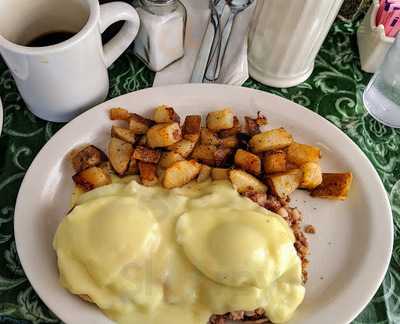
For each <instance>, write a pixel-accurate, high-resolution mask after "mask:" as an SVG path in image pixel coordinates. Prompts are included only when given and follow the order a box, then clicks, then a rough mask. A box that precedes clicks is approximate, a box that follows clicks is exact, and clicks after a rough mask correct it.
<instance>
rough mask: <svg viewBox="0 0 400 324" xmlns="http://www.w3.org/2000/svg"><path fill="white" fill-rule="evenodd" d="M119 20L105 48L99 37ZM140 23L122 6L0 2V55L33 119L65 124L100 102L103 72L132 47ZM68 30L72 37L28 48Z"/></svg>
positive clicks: (51, 0)
mask: <svg viewBox="0 0 400 324" xmlns="http://www.w3.org/2000/svg"><path fill="white" fill-rule="evenodd" d="M121 20H124V21H125V23H124V25H123V27H122V29H121V30H120V31H119V33H118V34H117V35H116V36H115V37H114V38H113V39H111V40H110V41H109V42H108V43H106V44H105V45H104V46H103V45H102V41H101V33H103V32H104V31H105V30H106V29H107V27H109V26H110V25H111V24H113V23H115V22H117V21H121ZM139 25H140V20H139V16H138V14H137V13H136V11H135V9H134V8H133V7H132V6H130V5H128V4H126V3H123V2H111V3H108V4H104V5H101V6H100V5H99V3H98V1H97V0H1V1H0V54H1V55H2V56H3V58H4V60H5V62H6V64H7V65H8V67H9V68H10V70H11V73H12V75H13V77H14V79H15V81H16V83H17V87H18V90H19V92H20V94H21V95H22V97H23V99H24V100H25V103H26V105H27V106H28V108H29V109H30V110H31V111H32V112H33V113H34V114H35V115H37V116H38V117H40V118H43V119H46V120H50V121H55V122H65V121H69V120H71V119H72V118H74V117H76V116H77V115H79V114H80V113H82V112H83V111H85V110H86V109H88V108H90V107H92V106H94V105H96V104H98V103H100V102H102V101H104V99H105V98H106V96H107V93H108V88H109V80H108V73H107V68H108V67H109V66H110V65H111V64H112V63H113V62H114V61H115V60H116V59H117V58H118V57H119V56H120V55H121V54H122V52H123V51H124V50H125V49H126V48H127V47H128V46H129V45H130V44H131V43H132V41H133V40H134V38H135V37H136V34H137V32H138V30H139ZM60 31H68V32H73V33H76V34H75V35H74V36H72V37H71V38H69V39H67V40H65V41H63V42H61V43H58V44H55V45H50V46H44V47H28V46H26V44H28V43H29V42H30V41H31V40H33V39H35V38H37V37H38V36H41V35H44V34H47V33H51V32H60Z"/></svg>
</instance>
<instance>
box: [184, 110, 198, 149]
mask: <svg viewBox="0 0 400 324" xmlns="http://www.w3.org/2000/svg"><path fill="white" fill-rule="evenodd" d="M200 128H201V116H199V115H189V116H186V118H185V122H184V124H183V129H182V133H183V137H184V138H185V139H187V140H189V141H192V142H197V141H198V140H199V138H200Z"/></svg>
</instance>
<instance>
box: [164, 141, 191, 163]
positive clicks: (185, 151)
mask: <svg viewBox="0 0 400 324" xmlns="http://www.w3.org/2000/svg"><path fill="white" fill-rule="evenodd" d="M195 146H196V143H193V142H191V141H189V140H187V139H183V140H180V141H179V142H178V143H175V144H173V145H171V146H168V147H167V149H168V150H170V151H173V152H176V153H178V154H180V155H182V156H183V157H184V158H187V157H188V156H189V155H190V154H191V153H192V152H193V149H194V147H195Z"/></svg>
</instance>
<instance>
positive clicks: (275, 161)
mask: <svg viewBox="0 0 400 324" xmlns="http://www.w3.org/2000/svg"><path fill="white" fill-rule="evenodd" d="M263 167H264V172H265V173H277V172H284V171H286V170H287V169H288V168H287V161H286V152H285V151H282V150H277V151H271V152H268V153H266V155H265V157H264V163H263Z"/></svg>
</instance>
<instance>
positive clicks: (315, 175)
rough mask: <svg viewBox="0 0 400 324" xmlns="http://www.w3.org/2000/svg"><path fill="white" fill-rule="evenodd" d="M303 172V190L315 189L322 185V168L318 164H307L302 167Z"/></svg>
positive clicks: (301, 184)
mask: <svg viewBox="0 0 400 324" xmlns="http://www.w3.org/2000/svg"><path fill="white" fill-rule="evenodd" d="M300 169H301V171H303V179H302V180H301V183H300V188H302V189H309V190H311V189H314V188H316V187H318V186H319V185H320V184H321V183H322V172H321V167H320V166H319V164H318V163H315V162H307V163H305V164H303V165H302V166H301V167H300Z"/></svg>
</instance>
